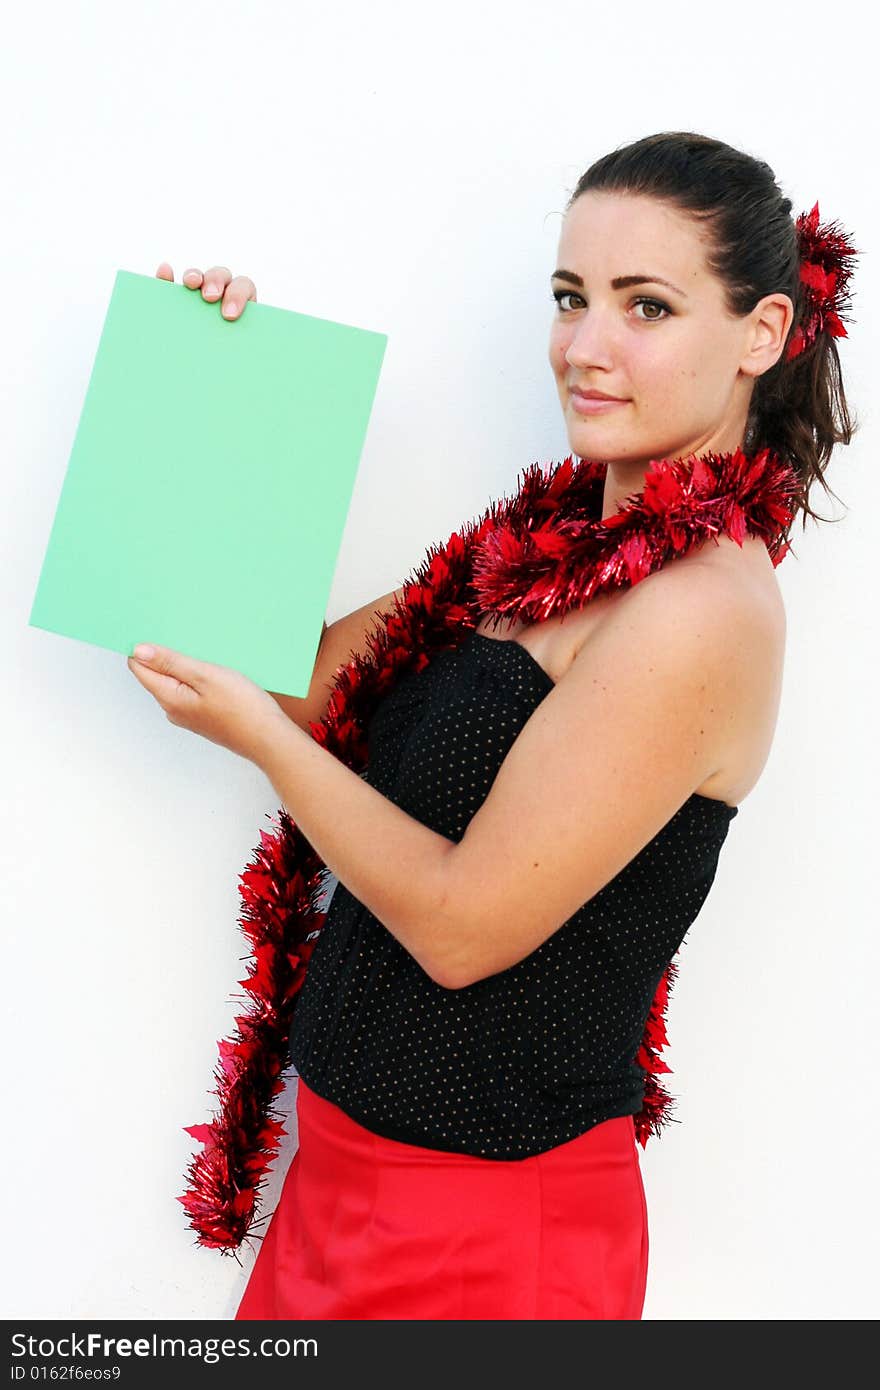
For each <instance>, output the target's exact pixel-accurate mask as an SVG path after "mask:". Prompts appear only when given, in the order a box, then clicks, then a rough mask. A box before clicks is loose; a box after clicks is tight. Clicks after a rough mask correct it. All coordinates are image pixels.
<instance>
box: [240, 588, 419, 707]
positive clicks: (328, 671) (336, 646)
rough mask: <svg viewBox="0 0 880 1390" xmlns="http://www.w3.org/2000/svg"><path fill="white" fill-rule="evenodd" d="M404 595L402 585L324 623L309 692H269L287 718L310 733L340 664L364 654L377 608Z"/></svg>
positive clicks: (324, 703) (328, 695) (392, 604)
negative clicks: (284, 693) (356, 655)
mask: <svg viewBox="0 0 880 1390" xmlns="http://www.w3.org/2000/svg"><path fill="white" fill-rule="evenodd" d="M402 594H403V588H400V589H392V590H391V592H390V593H387V594H383V595H382V597H381V598H378V599H374V600H373V602H372V603H365V604H364V606H363V607H362V608H356V609H355V610H354V612H353V613H347V614H346V615H345V617H344V618H337V620H336V622H335V623H330V625H329V626H328V625H327V623H325V624H324V628H323V631H322V633H321V641H320V642H319V643H318V653H317V656H316V657H315V665H314V669H313V671H312V680H311V684H310V685H309V693H308V695H304V696H296V695H279V694H278V692H277V691H275V690H270V691H269V692H268V694H270V695H271V696H272V698H273V700H275V702H276V704H277V705H278V706H279V707H280V708H281V709H282V710H283V711H284V713H285V714H286V715H287V717H288V719H292V720H293V722H294V724H296V725H298V726H299V728H300V729H302V730H303V731H304V732H305V733H309V723H310V722H311V723H315V724H317V723H318V721H319V720H320V719H321V718H322V717H323V715H324V714H325V713H326V710H327V705H328V703H329V701H330V692H331V690H332V689H333V685H334V683H335V680H336V672H337V671H338V669H339V667H340V666H345V665H347V663H348V662H349V661H351V659H352V656H353V655H354V654H355V653H357V654H358V655H363V654H364V652H365V651H366V647H367V643H366V636H367V633H368V632H369V631H370V630H371V629H372V628H373V626H374V625H375V623H376V613H377V611H378V612H384V611H385V610H386V609H391V608H393V606H394V600H395V598H397V597H398V596H402Z"/></svg>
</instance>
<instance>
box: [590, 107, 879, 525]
mask: <svg viewBox="0 0 880 1390" xmlns="http://www.w3.org/2000/svg"><path fill="white" fill-rule="evenodd" d="M591 190H593V191H597V192H598V191H604V192H609V193H632V194H642V195H647V196H648V197H652V198H657V199H660V200H661V201H663V202H664V203H667V204H669V205H670V206H672V207H674V208H676V209H678V210H679V211H681V212H684V213H686V214H687V215H689V216H691V217H693V218H694V219H695V220H697V221H699V222H700V223H701V224H703V223H705V224H707V234H706V245H707V254H706V262H707V265H708V267H709V269H710V271H711V272H712V273H713V274H714V275H716V276H717V277H718V279H719V280H721V282H722V283H723V285H724V288H725V297H726V303H727V309H728V312H729V313H731V314H735V315H738V316H745V315H746V314H748V313H750V312H751V310H752V309H753V308H754V307H755V305H756V304H757V302H758V300H759V299H762V298H763V297H764V296H765V295H768V294H776V293H782V294H787V295H788V296H789V297H790V298H791V301H792V304H793V305H794V318H793V320H792V325H791V329H790V330H789V337H790V336H791V334H792V333H793V332H794V329H795V328H796V327H797V326H798V324H800V323H801V322H802V319H803V314H804V310H805V308H806V304H805V296H804V290H803V285H802V283H801V279H800V254H799V248H798V242H797V234H796V229H795V223H794V220H793V218H792V217H791V210H792V204H791V201H790V199H788V198H786V197H785V196H784V195H783V193H782V191H781V189H780V188H779V186H778V184H777V183H776V176H775V174H774V173H773V170H772V169H771V168H770V166H769V165H768V164H765V163H764V162H763V161H762V160H759V159H755V158H754V157H753V156H752V155H749V154H745V153H743V151H741V150H737V149H734V148H733V147H732V146H731V145H726V144H724V143H723V142H722V141H720V140H713V139H711V138H710V137H709V136H708V135H699V134H696V133H694V132H693V131H687V130H672V131H670V130H666V131H662V132H660V133H659V134H656V135H647V136H645V137H644V139H642V140H636V141H634V142H633V143H632V144H629V145H624V146H621V147H620V148H619V149H615V150H612V151H611V152H610V153H608V154H606V155H603V157H602V158H601V159H597V160H596V161H595V163H593V164H591V165H590V167H589V169H587V171H586V173H584V174H582V175H581V177H580V179H579V180H578V183H577V186H576V188H575V190H574V192H573V194H572V195H571V198H570V199H569V201H568V203H567V205H566V211H568V209H569V208H570V207H571V205H572V203H574V202H575V200H576V199H577V198H579V197H580V196H581V194H582V193H586V192H588V191H591ZM787 343H788V339H786V346H787ZM858 428H859V424H858V421H853V419H851V417H850V413H849V410H848V408H847V403H846V397H845V395H844V390H843V380H842V375H841V367H840V358H839V356H838V353H837V343H836V340H835V339H834V338H833V337H832V336H831V335H830V334H829V333H826V332H819V333H817V335H816V339H815V342H814V343H813V344H812V345H811V346H810V347H808V348H806V349H805V350H804V351H803V352H801V353H799V354H798V356H797V357H794V358H792V359H791V360H790V361H786V356H785V348H783V351H782V353H781V354H780V356H779V359H778V361H776V362H775V363H774V365H773V366H772V367H771V368H770V369H769V370H768V371H766V372H764V373H763V374H762V375H761V376H759V377H757V378H756V380H755V384H754V387H753V390H752V398H751V403H750V406H749V416H748V422H747V426H746V437H745V439H744V440H743V449H744V450H745V451H746V452H747V453H749V454H753V453H756V452H757V451H758V450H759V449H763V448H770V449H772V450H773V451H774V452H775V453H777V454H778V455H779V456H780V457H781V458H783V459H785V460H786V461H787V462H789V463H790V464H791V465H792V466H793V467H794V468H795V469H796V470H797V473H798V477H799V478H800V480H801V492H800V496H799V498H798V499H797V511H798V512H801V513H802V519H803V527H804V529H806V524H807V516H812V517H813V518H814V520H816V521H829V520H833V518H830V517H820V516H818V515H817V514H816V513H815V512H814V511H813V510H812V509H811V507H810V504H809V501H808V494H809V491H810V487H811V486H812V484H813V483H814V482H817V481H818V482H820V483H821V485H822V487H823V488H824V489H825V492H826V493H827V494H830V495H831V496H835V497H836V496H837V494H836V493H833V492H832V491H831V489H830V488H829V486H828V484H827V483H826V481H825V478H824V476H823V475H824V471H825V467H826V465H827V463H828V460H829V459H830V457H831V451H832V449H833V448H834V445H835V444H849V443H850V442H851V440H852V438H853V435H854V434H855V432H856V430H857V429H858ZM838 500H840V499H838ZM796 515H797V512H796ZM788 529H790V528H788Z"/></svg>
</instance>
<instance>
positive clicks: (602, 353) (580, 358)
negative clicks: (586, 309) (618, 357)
mask: <svg viewBox="0 0 880 1390" xmlns="http://www.w3.org/2000/svg"><path fill="white" fill-rule="evenodd" d="M569 332H570V337H569V340H568V344H567V346H566V348H565V352H564V356H565V360H566V362H567V363H568V364H569V366H570V367H572V368H574V369H575V370H576V371H578V372H581V373H583V371H584V369H585V368H589V367H601V368H602V369H603V370H604V371H607V370H609V369H610V368H611V366H612V365H613V360H614V359H613V354H612V350H611V348H612V344H611V333H610V331H609V329H608V326H607V324H603V320H602V316H601V314H597V313H593V314H589V313H587V314H584V315H582V316H581V318H580V321H579V322H578V323H577V324H574V325H573V326H572V327H571V329H570V330H569Z"/></svg>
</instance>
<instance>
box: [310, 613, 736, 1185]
mask: <svg viewBox="0 0 880 1390" xmlns="http://www.w3.org/2000/svg"><path fill="white" fill-rule="evenodd" d="M553 684H554V682H553V680H552V678H551V677H550V676H549V675H548V674H547V673H546V672H545V671H544V670H543V668H542V667H541V666H540V665H539V663H538V662H537V661H536V659H535V658H534V657H533V656H532V655H531V653H530V652H529V651H527V649H526V648H525V647H524V646H522V644H521V643H519V642H516V641H513V640H508V639H504V638H496V637H487V636H484V635H482V634H479V633H476V632H471V633H469V634H468V635H467V636H466V637H465V639H464V640H463V642H462V643H461V644H460V645H459V646H458V648H456V649H455V650H449V651H444V652H440V653H437V654H436V655H435V656H434V657H433V658H432V660H431V662H430V664H429V665H428V666H426V667H425V668H424V669H423V670H422V671H419V672H415V673H413V672H409V673H407V674H406V675H405V676H403V677H401V678H400V679H399V680H398V681H397V683H396V684H395V686H394V688H393V689H392V690H391V691H390V692H389V693H388V695H387V696H385V698H384V699H383V700H381V701H380V702H379V704H378V705H377V706H376V707H375V709H374V711H373V715H372V717H371V720H370V723H369V726H368V729H367V737H368V764H367V768H366V771H365V773H364V774H363V775H364V776H365V778H366V780H367V781H368V782H369V783H370V785H372V786H374V787H376V788H378V790H379V791H380V792H382V794H383V795H385V796H387V797H388V798H389V799H390V800H392V801H394V802H395V803H396V804H397V805H398V806H400V807H402V809H403V810H404V811H406V812H407V813H408V814H409V815H411V816H413V817H415V818H416V819H417V820H420V821H421V822H422V823H423V824H425V825H428V826H430V827H431V829H432V830H435V831H437V832H438V833H439V834H441V835H445V836H447V837H448V838H449V839H452V840H455V841H459V840H460V839H461V838H462V836H463V835H464V832H465V830H466V829H467V825H468V822H469V821H470V819H471V817H472V816H473V815H475V814H476V812H477V810H478V809H479V807H480V806H481V804H482V802H483V801H484V800H485V798H486V796H487V795H488V793H489V790H490V788H491V786H492V783H493V781H494V779H495V777H496V776H497V774H498V771H499V768H500V766H501V763H502V762H503V760H504V757H505V755H506V753H507V752H508V750H509V749H510V747H511V745H512V744H513V742H514V741H515V739H516V737H517V735H518V734H519V732H520V730H521V729H522V727H523V725H524V724H525V723H526V721H527V720H528V719H529V717H530V716H531V714H532V713H533V712H534V710H535V709H536V707H537V706H538V705H539V704H540V702H541V700H543V699H544V698H545V697H546V696H547V695H548V694H549V692H550V690H552V688H553ZM736 814H737V810H736V808H735V807H730V806H727V805H726V804H725V803H724V802H722V801H717V800H711V799H710V798H708V797H705V796H701V795H700V794H699V793H695V794H694V795H693V796H691V797H690V798H689V799H688V800H687V801H686V802H685V803H684V805H683V806H681V807H680V808H679V810H678V811H677V812H676V813H675V815H674V816H673V817H672V819H671V820H670V821H669V822H668V823H667V824H666V825H665V826H664V827H663V829H662V830H661V831H660V832H659V833H658V834H657V835H656V836H655V838H654V839H653V840H652V841H651V842H650V843H649V844H647V845H646V846H645V847H644V848H643V849H642V850H641V851H640V852H639V853H638V854H637V855H636V857H635V858H634V859H633V860H631V861H630V863H629V864H627V865H626V867H625V868H624V869H623V870H622V871H621V872H620V873H619V874H618V875H617V876H616V878H614V879H612V880H611V882H609V883H608V884H606V885H605V887H604V888H603V889H602V890H601V891H600V892H599V893H597V894H596V895H595V896H594V897H592V898H591V899H590V900H589V902H587V903H586V904H584V906H582V907H581V908H579V909H578V911H577V912H576V913H575V914H574V916H573V917H571V918H569V919H568V921H567V922H565V923H564V924H563V926H561V927H560V928H559V929H558V930H557V931H556V932H554V933H553V935H552V936H550V937H549V938H548V939H547V940H546V941H544V942H543V943H542V944H541V945H540V946H539V947H538V948H537V950H535V951H533V952H532V953H531V954H530V955H528V956H526V957H525V958H524V959H523V960H521V961H519V962H517V964H516V965H513V966H511V967H509V968H508V969H506V970H502V971H500V972H499V973H497V974H495V975H491V976H488V977H486V978H484V979H482V980H478V981H476V982H474V983H473V984H471V985H468V986H466V987H465V988H463V989H458V990H452V989H447V988H445V987H444V986H442V985H439V984H437V983H436V982H435V981H434V980H432V979H431V977H430V976H429V975H428V974H427V973H426V972H425V971H424V970H423V969H422V967H421V966H420V965H419V964H418V963H417V962H416V960H415V958H414V957H413V956H411V955H410V954H409V952H408V951H407V950H406V949H405V948H404V947H403V946H402V945H401V944H400V942H399V941H398V940H397V939H396V937H394V936H392V934H391V933H390V932H389V931H388V930H387V928H385V927H384V926H383V925H382V923H381V922H380V921H379V920H378V919H377V918H376V917H374V916H373V914H372V913H370V912H369V911H368V910H367V909H366V907H364V905H363V904H362V903H361V902H360V901H359V900H358V899H357V898H355V897H354V896H353V894H352V893H350V892H349V891H348V889H347V888H346V887H345V885H344V884H343V883H341V882H338V883H337V884H336V888H335V890H334V893H333V897H332V900H331V902H330V905H329V908H328V911H327V916H326V918H325V921H324V924H323V926H322V927H321V930H320V936H319V937H318V938H317V941H316V944H315V949H314V952H313V954H312V957H311V960H310V961H309V966H308V970H307V972H306V978H305V981H304V983H303V986H302V989H301V992H300V995H299V998H298V999H297V1003H296V1007H295V1010H294V1018H293V1026H292V1029H291V1034H290V1061H291V1062H292V1063H293V1065H294V1066H295V1068H296V1071H297V1073H298V1074H299V1075H301V1076H302V1077H303V1078H304V1080H305V1082H306V1084H307V1085H308V1086H310V1087H311V1088H312V1090H314V1091H316V1092H317V1093H318V1095H320V1096H323V1097H324V1099H326V1100H329V1101H332V1102H333V1103H334V1104H335V1105H338V1106H339V1107H340V1108H341V1109H342V1110H344V1111H345V1112H346V1113H347V1114H348V1115H349V1116H350V1117H351V1118H352V1119H354V1120H356V1121H357V1122H358V1123H359V1124H361V1125H363V1126H364V1127H365V1128H367V1129H370V1130H372V1131H373V1132H374V1133H376V1134H380V1135H384V1136H386V1137H388V1138H390V1139H397V1140H400V1141H402V1142H403V1143H410V1144H418V1145H421V1146H423V1147H426V1148H432V1149H442V1150H446V1151H449V1152H453V1153H466V1154H474V1155H477V1156H481V1157H484V1158H493V1159H517V1158H527V1157H529V1156H530V1155H533V1154H538V1153H542V1152H544V1151H545V1150H547V1149H551V1148H554V1147H555V1146H556V1145H558V1144H564V1143H566V1142H567V1141H568V1140H570V1139H574V1138H576V1137H577V1136H578V1135H580V1134H583V1133H584V1132H585V1131H586V1130H588V1129H590V1128H591V1127H592V1126H594V1125H596V1124H599V1123H600V1122H601V1121H602V1120H606V1119H611V1118H612V1117H614V1116H619V1115H630V1114H635V1113H637V1112H638V1111H639V1110H640V1109H641V1106H642V1101H643V1097H644V1079H645V1073H644V1071H643V1069H642V1068H641V1067H640V1066H639V1065H638V1064H637V1063H636V1062H635V1061H634V1058H635V1056H636V1054H637V1052H638V1049H639V1046H640V1044H641V1040H642V1033H643V1030H644V1027H645V1023H646V1020H647V1016H648V1012H649V1009H650V1006H651V1003H652V1001H653V998H654V993H655V991H656V988H657V985H658V984H659V981H660V977H661V975H662V973H663V971H664V969H665V967H666V965H667V964H668V962H669V961H670V960H671V959H672V957H673V956H674V955H675V953H676V951H677V950H678V948H679V946H680V945H681V943H682V940H683V938H684V935H685V933H686V931H687V929H688V927H689V926H690V925H691V923H692V922H693V921H694V919H695V917H696V916H697V914H698V912H699V911H700V908H701V907H702V904H703V902H704V900H705V898H706V896H707V894H708V892H709V889H710V887H711V885H712V881H713V879H714V877H715V870H716V867H717V863H718V856H719V852H720V850H721V846H722V844H723V843H724V840H725V838H726V836H727V831H728V827H729V825H730V822H731V820H732V819H733V817H734V816H735V815H736Z"/></svg>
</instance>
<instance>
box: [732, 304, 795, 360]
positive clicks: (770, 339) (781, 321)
mask: <svg viewBox="0 0 880 1390" xmlns="http://www.w3.org/2000/svg"><path fill="white" fill-rule="evenodd" d="M749 319H750V332H749V334H748V337H747V351H746V354H745V356H744V357H743V359H742V361H741V362H740V364H739V365H740V370H741V371H742V372H744V373H745V375H746V376H756V377H757V376H762V375H763V373H764V372H768V371H769V370H770V368H771V367H773V366H775V364H776V362H777V361H778V360H779V358H780V356H781V355H782V349H783V348H784V347H785V343H786V340H787V338H788V331H789V329H790V328H791V325H792V322H793V320H794V305H793V303H792V301H791V299H790V297H789V296H788V295H787V294H767V295H765V296H764V298H763V299H759V300H758V303H757V304H756V305H755V307H754V309H753V310H752V312H751V314H750V315H749Z"/></svg>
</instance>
